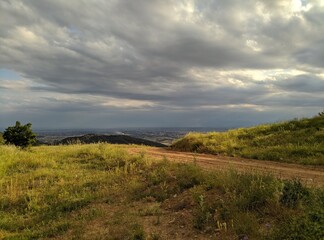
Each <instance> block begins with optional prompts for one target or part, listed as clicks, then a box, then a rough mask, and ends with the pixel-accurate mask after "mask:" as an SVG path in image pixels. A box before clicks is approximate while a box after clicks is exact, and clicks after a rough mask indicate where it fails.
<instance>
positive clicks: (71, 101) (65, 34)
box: [0, 0, 324, 128]
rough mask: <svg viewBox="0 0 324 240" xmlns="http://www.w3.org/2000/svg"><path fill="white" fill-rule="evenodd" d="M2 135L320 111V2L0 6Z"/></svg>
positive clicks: (143, 0) (4, 1) (109, 0)
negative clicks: (17, 127) (15, 129)
mask: <svg viewBox="0 0 324 240" xmlns="http://www.w3.org/2000/svg"><path fill="white" fill-rule="evenodd" d="M0 104H1V105H0V106H1V107H0V127H1V128H4V127H7V126H9V125H13V124H14V123H15V121H16V120H20V121H21V122H23V123H26V122H31V123H32V124H33V128H109V127H154V126H155V127H188V126H192V127H237V126H248V125H253V124H258V123H264V122H273V121H280V120H285V119H291V118H295V117H309V116H313V115H316V114H317V113H318V112H320V111H323V108H324V1H323V0H318V1H312V0H310V1H308V0H293V1H290V0H287V1H286V0H277V1H275V0H274V1H269V0H264V1H255V0H246V1H240V0H204V1H202V0H196V1H194V0H186V1H181V0H177V1H174V0H169V1H168V0H136V1H130V0H124V1H122V0H68V1H67V0H55V1H53V0H25V1H23V0H21V1H19V0H1V1H0Z"/></svg>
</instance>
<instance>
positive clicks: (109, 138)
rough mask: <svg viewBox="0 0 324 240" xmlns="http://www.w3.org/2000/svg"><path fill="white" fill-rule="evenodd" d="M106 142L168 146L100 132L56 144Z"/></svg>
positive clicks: (65, 139) (70, 138)
mask: <svg viewBox="0 0 324 240" xmlns="http://www.w3.org/2000/svg"><path fill="white" fill-rule="evenodd" d="M99 142H106V143H112V144H137V145H146V146H153V147H166V145H164V144H162V143H158V142H153V141H149V140H146V139H142V138H136V137H131V136H128V135H100V134H86V135H83V136H76V137H68V138H64V139H62V140H60V141H57V142H56V144H76V143H84V144H89V143H99Z"/></svg>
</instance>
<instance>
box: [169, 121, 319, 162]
mask: <svg viewBox="0 0 324 240" xmlns="http://www.w3.org/2000/svg"><path fill="white" fill-rule="evenodd" d="M171 148H172V149H174V150H180V151H191V152H198V153H211V154H222V155H226V156H239V157H244V158H253V159H260V160H273V161H279V162H288V163H300V164H308V165H324V116H318V117H313V118H309V119H301V120H292V121H288V122H283V123H275V124H268V125H260V126H256V127H251V128H239V129H233V130H229V131H227V132H210V133H189V134H187V135H186V136H185V137H183V138H181V139H179V140H177V141H176V142H174V143H173V144H172V146H171Z"/></svg>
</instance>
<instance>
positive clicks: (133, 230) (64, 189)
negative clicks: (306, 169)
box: [0, 144, 324, 239]
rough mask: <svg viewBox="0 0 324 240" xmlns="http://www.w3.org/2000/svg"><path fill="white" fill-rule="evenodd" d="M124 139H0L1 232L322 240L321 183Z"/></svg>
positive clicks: (6, 235) (10, 235) (5, 235)
mask: <svg viewBox="0 0 324 240" xmlns="http://www.w3.org/2000/svg"><path fill="white" fill-rule="evenodd" d="M127 148H128V146H117V145H109V144H93V145H69V146H41V147H32V148H31V149H29V150H28V151H24V150H20V149H18V148H15V147H13V146H0V239H174V238H175V237H176V236H177V237H178V239H190V238H191V237H192V236H195V235H196V236H197V237H199V238H201V239H205V238H209V237H210V236H212V237H213V238H216V237H217V238H222V239H233V238H235V239H237V237H238V236H239V235H247V236H248V237H249V239H321V236H322V234H323V232H324V229H323V226H324V224H322V223H323V220H324V191H323V189H311V188H306V187H305V186H303V185H302V184H301V183H300V182H299V181H298V180H294V181H287V182H283V181H281V180H278V179H276V178H274V177H273V176H271V175H262V174H259V173H237V172H235V171H226V172H204V171H202V170H201V169H200V168H199V167H198V166H196V165H195V164H175V163H171V162H169V161H168V160H166V159H164V160H163V161H157V160H154V159H152V158H150V157H149V156H147V155H146V154H145V152H144V151H145V147H140V148H142V150H143V152H141V153H140V154H135V155H130V154H128V152H127ZM181 216H186V217H181ZM266 226H267V227H266ZM181 231H182V235H181V234H180V232H181ZM178 233H179V234H180V235H179V234H178ZM175 234H176V235H175ZM181 236H182V237H181Z"/></svg>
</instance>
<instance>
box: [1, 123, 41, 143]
mask: <svg viewBox="0 0 324 240" xmlns="http://www.w3.org/2000/svg"><path fill="white" fill-rule="evenodd" d="M31 126H32V124H31V123H27V124H26V125H22V124H20V122H19V121H17V122H16V125H15V126H12V127H8V128H7V129H6V130H5V131H4V132H3V138H4V140H5V143H6V144H14V145H16V146H19V147H22V148H25V147H28V146H30V145H32V144H34V143H36V135H35V133H33V131H32V129H31Z"/></svg>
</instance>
